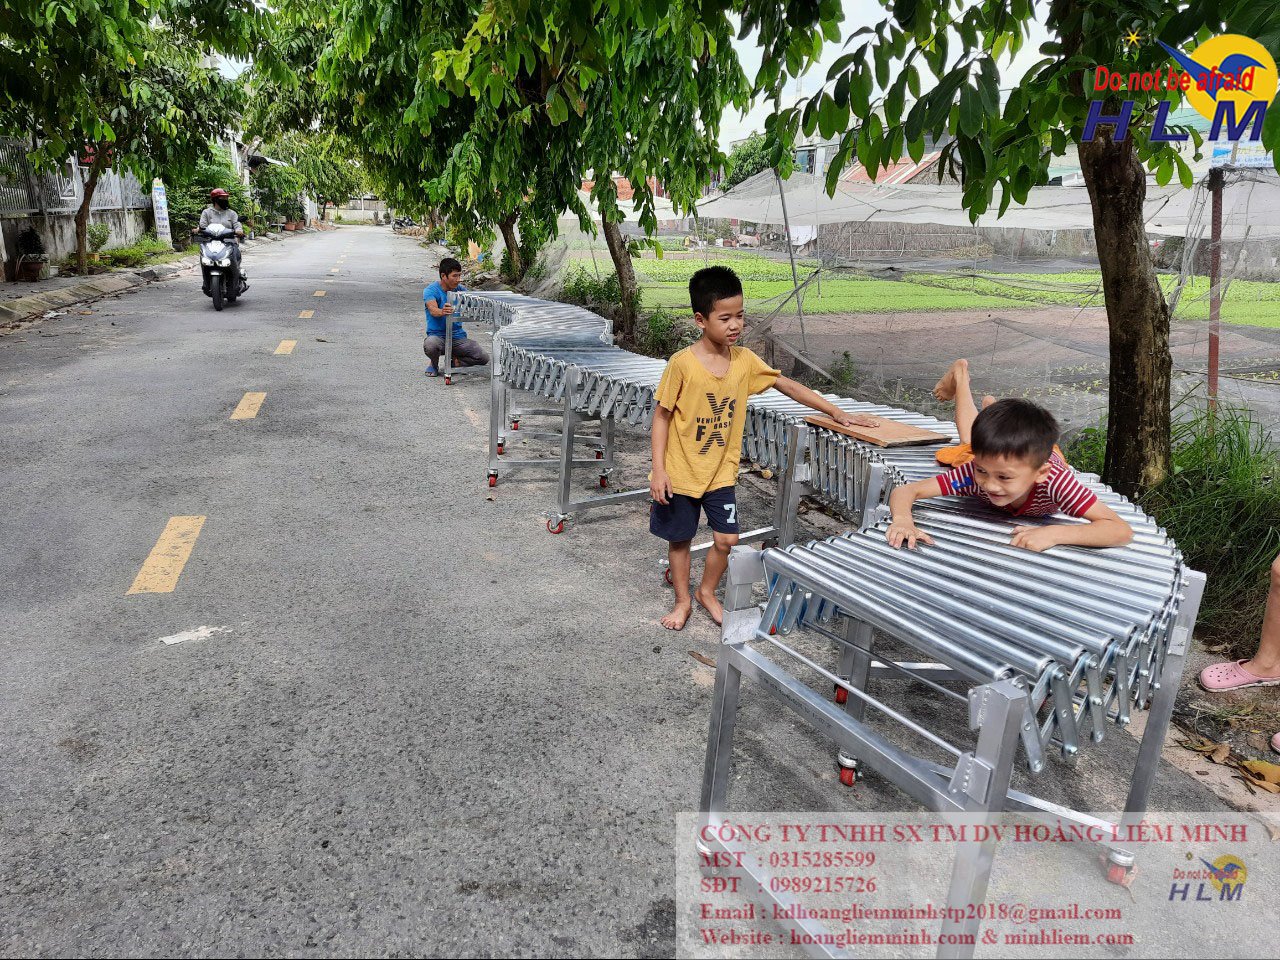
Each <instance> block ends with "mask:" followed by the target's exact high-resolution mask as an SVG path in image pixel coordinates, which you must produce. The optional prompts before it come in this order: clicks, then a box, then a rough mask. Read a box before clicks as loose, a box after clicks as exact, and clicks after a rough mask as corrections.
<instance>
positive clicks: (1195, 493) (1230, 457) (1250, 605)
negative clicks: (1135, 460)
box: [1068, 396, 1280, 657]
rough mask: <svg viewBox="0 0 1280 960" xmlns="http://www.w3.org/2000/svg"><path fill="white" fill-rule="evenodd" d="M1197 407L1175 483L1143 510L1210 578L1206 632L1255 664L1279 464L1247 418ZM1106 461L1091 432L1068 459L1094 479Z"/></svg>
mask: <svg viewBox="0 0 1280 960" xmlns="http://www.w3.org/2000/svg"><path fill="white" fill-rule="evenodd" d="M1194 402H1195V401H1194V400H1193V399H1192V397H1191V396H1189V397H1186V398H1184V399H1183V400H1182V401H1180V402H1179V404H1178V407H1177V408H1175V411H1174V413H1175V421H1174V426H1173V437H1172V441H1173V457H1172V462H1171V470H1170V473H1169V477H1168V479H1167V480H1165V482H1164V483H1162V484H1161V485H1160V486H1158V487H1156V488H1154V489H1152V490H1149V491H1148V492H1147V493H1146V494H1144V495H1143V496H1142V497H1141V498H1140V499H1139V501H1138V503H1139V506H1141V507H1142V508H1143V509H1144V510H1145V511H1146V512H1147V513H1149V514H1150V515H1151V516H1152V517H1154V518H1155V520H1156V522H1157V523H1159V524H1160V525H1161V526H1162V527H1164V528H1165V529H1166V530H1168V532H1169V536H1171V537H1172V538H1173V539H1174V540H1175V541H1176V542H1177V544H1178V547H1179V549H1181V551H1182V553H1183V556H1184V557H1185V559H1186V562H1187V564H1188V565H1189V566H1191V567H1192V568H1193V569H1196V570H1200V571H1202V572H1203V573H1204V574H1205V575H1206V576H1207V577H1208V580H1207V583H1206V584H1205V595H1204V600H1203V601H1202V603H1201V606H1200V620H1199V626H1200V627H1201V629H1202V630H1203V631H1205V633H1207V634H1209V635H1212V636H1214V637H1218V638H1221V639H1222V640H1225V641H1226V642H1227V643H1228V644H1229V645H1230V646H1231V655H1232V656H1233V657H1250V656H1252V655H1253V652H1254V650H1255V649H1256V647H1257V642H1258V631H1259V628H1260V625H1261V622H1262V612H1263V607H1264V605H1265V603H1266V598H1267V586H1268V582H1269V571H1270V568H1271V562H1272V560H1273V559H1274V558H1275V556H1276V554H1277V552H1280V483H1277V479H1278V478H1280V456H1277V454H1276V452H1275V450H1274V448H1273V446H1272V438H1271V436H1270V434H1268V433H1267V432H1266V431H1264V430H1263V429H1262V428H1261V427H1260V425H1259V424H1258V423H1257V421H1255V420H1254V419H1253V415H1252V414H1251V413H1250V412H1249V410H1248V409H1246V408H1244V407H1237V406H1233V405H1231V404H1223V403H1222V402H1221V401H1220V402H1219V404H1218V411H1217V413H1216V414H1210V413H1209V412H1208V410H1207V409H1206V408H1204V407H1195V408H1192V404H1193V403H1194ZM1179 413H1182V414H1183V416H1177V414H1179ZM1105 457H1106V432H1105V428H1104V427H1097V428H1089V429H1086V430H1084V431H1082V432H1081V434H1080V436H1079V437H1078V438H1077V439H1076V440H1075V442H1074V443H1072V444H1071V446H1070V447H1069V449H1068V459H1069V460H1070V461H1071V463H1072V465H1073V466H1076V467H1078V468H1080V469H1082V470H1089V471H1092V472H1094V473H1101V472H1102V465H1103V462H1104V460H1105Z"/></svg>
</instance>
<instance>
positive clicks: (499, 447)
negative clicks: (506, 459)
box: [498, 443, 503, 456]
mask: <svg viewBox="0 0 1280 960" xmlns="http://www.w3.org/2000/svg"><path fill="white" fill-rule="evenodd" d="M502 447H503V445H502V444H501V443H500V444H498V456H502Z"/></svg>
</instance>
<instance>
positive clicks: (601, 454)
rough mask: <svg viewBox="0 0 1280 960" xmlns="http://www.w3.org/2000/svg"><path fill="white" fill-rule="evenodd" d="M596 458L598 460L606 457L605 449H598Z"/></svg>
mask: <svg viewBox="0 0 1280 960" xmlns="http://www.w3.org/2000/svg"><path fill="white" fill-rule="evenodd" d="M596 459H597V460H603V459H604V451H603V450H597V451H596Z"/></svg>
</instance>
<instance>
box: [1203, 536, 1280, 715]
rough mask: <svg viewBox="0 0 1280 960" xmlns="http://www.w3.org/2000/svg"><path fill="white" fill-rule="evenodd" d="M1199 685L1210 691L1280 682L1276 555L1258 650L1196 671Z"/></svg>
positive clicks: (1279, 565) (1279, 592)
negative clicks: (1245, 656) (1251, 654)
mask: <svg viewBox="0 0 1280 960" xmlns="http://www.w3.org/2000/svg"><path fill="white" fill-rule="evenodd" d="M1200 685H1201V686H1202V687H1204V688H1205V689H1206V690H1208V691H1209V692H1210V693H1219V692H1222V691H1224V690H1242V689H1245V688H1246V687H1273V686H1277V685H1280V556H1278V557H1276V558H1275V560H1273V561H1272V562H1271V586H1270V588H1269V589H1268V590H1267V608H1266V610H1265V612H1264V613H1263V615H1262V639H1261V640H1260V641H1259V642H1258V652H1257V653H1255V654H1254V655H1253V659H1251V660H1239V661H1237V660H1225V661H1220V662H1218V663H1213V664H1210V665H1209V666H1207V667H1205V668H1204V669H1203V670H1201V671H1200Z"/></svg>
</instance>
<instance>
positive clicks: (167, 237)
mask: <svg viewBox="0 0 1280 960" xmlns="http://www.w3.org/2000/svg"><path fill="white" fill-rule="evenodd" d="M151 208H152V210H153V211H154V212H155V215H156V238H157V239H159V240H162V241H164V242H165V243H168V244H172V243H173V234H171V233H170V232H169V198H168V196H166V194H165V192H164V181H163V180H161V179H160V178H159V177H156V178H155V179H154V180H152V181H151Z"/></svg>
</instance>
